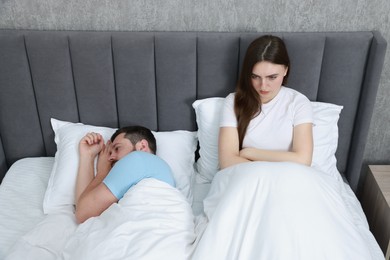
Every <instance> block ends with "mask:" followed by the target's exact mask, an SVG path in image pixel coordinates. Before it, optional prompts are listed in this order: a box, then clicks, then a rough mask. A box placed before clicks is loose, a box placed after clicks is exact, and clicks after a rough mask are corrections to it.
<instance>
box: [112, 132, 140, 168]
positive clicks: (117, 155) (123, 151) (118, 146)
mask: <svg viewBox="0 0 390 260" xmlns="http://www.w3.org/2000/svg"><path fill="white" fill-rule="evenodd" d="M133 151H135V147H134V145H133V144H132V143H131V142H130V140H129V139H127V138H125V133H121V134H119V135H118V136H117V137H115V139H114V141H113V142H112V145H111V155H110V161H112V162H116V161H119V160H120V159H122V158H123V157H124V156H126V155H127V154H129V153H131V152H133Z"/></svg>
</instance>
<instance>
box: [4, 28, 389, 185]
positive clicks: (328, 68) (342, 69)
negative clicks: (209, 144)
mask: <svg viewBox="0 0 390 260" xmlns="http://www.w3.org/2000/svg"><path fill="white" fill-rule="evenodd" d="M262 34H264V33H213V32H209V33H207V32H91V31H27V30H1V31H0V179H2V177H3V176H4V174H5V173H6V170H7V169H8V167H9V166H10V165H11V164H12V163H14V162H15V161H16V160H18V159H20V158H24V157H37V156H54V154H55V151H56V146H55V143H54V140H53V139H54V133H53V131H52V129H51V126H50V118H51V117H54V118H57V119H61V120H66V121H72V122H83V123H86V124H92V125H101V126H109V127H120V126H124V125H129V124H142V125H144V126H146V127H149V128H151V129H152V130H156V131H168V130H177V129H185V130H196V121H195V114H194V111H193V109H192V107H191V104H192V102H194V101H195V100H196V99H201V98H206V97H212V96H220V97H224V96H226V95H227V94H228V93H230V92H233V91H234V88H235V83H236V81H237V78H238V74H239V70H240V65H241V63H242V60H243V56H244V54H245V50H246V48H247V46H248V45H249V43H250V42H251V41H252V40H253V39H255V38H256V37H258V36H260V35H262ZM274 34H275V35H278V36H280V37H282V38H283V39H284V40H285V42H286V45H287V48H288V51H289V55H290V59H291V68H290V78H289V82H288V87H291V88H294V89H297V90H299V91H301V92H302V93H304V94H305V95H307V96H308V97H309V99H310V100H312V101H322V102H330V103H334V104H338V105H343V106H344V109H343V111H342V114H341V118H340V121H339V135H340V139H339V146H338V150H337V160H338V168H339V171H340V172H341V173H343V174H344V175H345V176H346V178H347V179H348V181H349V182H350V184H351V186H352V188H353V189H354V190H355V191H356V189H357V188H358V185H359V181H360V179H361V176H360V172H361V166H362V158H363V153H364V147H365V144H366V139H367V134H368V129H369V123H370V119H371V115H372V111H373V106H374V102H375V97H376V93H377V88H378V85H379V80H380V74H381V71H382V66H383V61H384V55H385V51H386V41H385V40H384V38H383V37H382V36H381V34H380V33H379V32H317V33H312V32H304V33H295V32H289V33H274Z"/></svg>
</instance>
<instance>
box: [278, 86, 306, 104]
mask: <svg viewBox="0 0 390 260" xmlns="http://www.w3.org/2000/svg"><path fill="white" fill-rule="evenodd" d="M282 91H283V92H284V93H285V96H287V97H288V98H289V99H291V101H297V102H310V100H309V99H308V98H307V97H306V96H305V95H304V94H302V93H301V92H299V91H298V90H295V89H292V88H289V87H283V88H282Z"/></svg>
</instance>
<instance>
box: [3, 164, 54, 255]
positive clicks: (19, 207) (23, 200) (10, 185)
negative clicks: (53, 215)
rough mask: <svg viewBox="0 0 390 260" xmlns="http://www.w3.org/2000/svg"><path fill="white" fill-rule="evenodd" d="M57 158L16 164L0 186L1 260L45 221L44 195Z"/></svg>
mask: <svg viewBox="0 0 390 260" xmlns="http://www.w3.org/2000/svg"><path fill="white" fill-rule="evenodd" d="M53 163H54V158H52V157H42V158H26V159H23V160H19V161H17V162H15V163H14V164H13V166H12V167H11V168H10V170H9V171H8V172H7V174H6V176H5V177H4V179H3V182H2V183H1V185H0V209H1V213H0V230H1V235H0V259H4V258H5V255H6V253H7V251H8V250H9V248H10V247H11V246H12V245H13V244H14V243H15V241H16V240H17V239H18V238H19V237H20V236H22V235H24V234H25V233H26V232H27V231H29V230H30V229H32V228H33V227H34V226H35V225H36V224H37V223H38V222H40V221H41V220H42V218H43V216H44V215H43V211H42V201H43V197H44V195H45V191H46V186H47V181H48V179H49V175H50V171H51V168H52V167H53Z"/></svg>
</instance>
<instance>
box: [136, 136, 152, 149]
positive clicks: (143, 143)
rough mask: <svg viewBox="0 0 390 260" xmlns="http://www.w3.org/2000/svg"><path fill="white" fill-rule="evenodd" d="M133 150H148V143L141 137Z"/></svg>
mask: <svg viewBox="0 0 390 260" xmlns="http://www.w3.org/2000/svg"><path fill="white" fill-rule="evenodd" d="M135 150H136V151H143V152H149V151H150V149H149V143H148V141H146V140H145V139H142V140H141V141H139V142H138V143H136V144H135Z"/></svg>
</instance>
